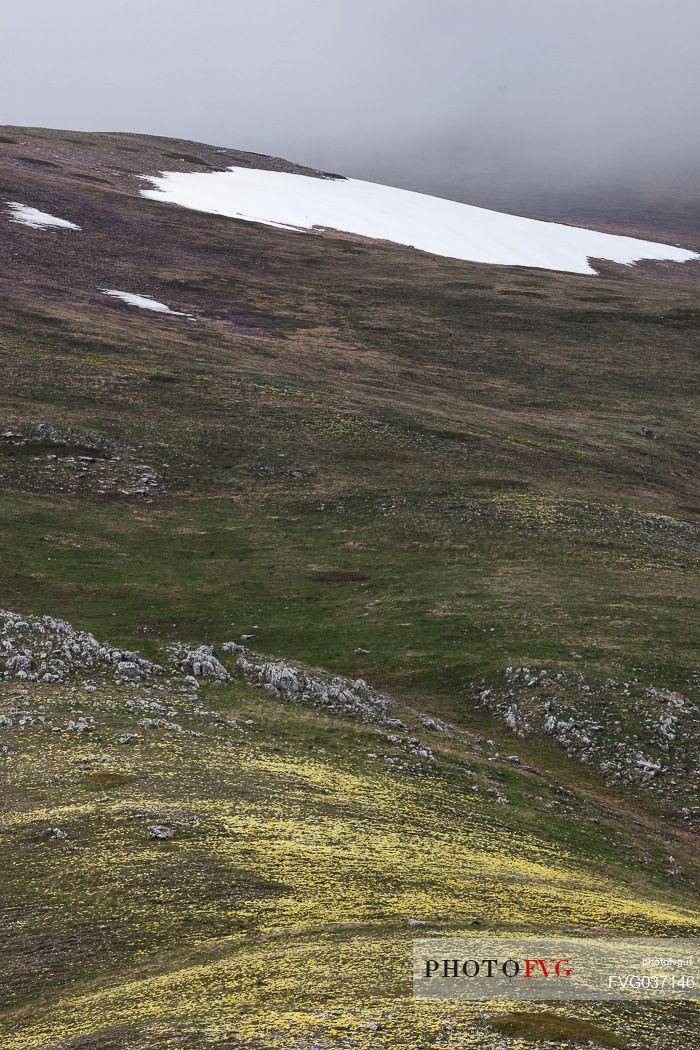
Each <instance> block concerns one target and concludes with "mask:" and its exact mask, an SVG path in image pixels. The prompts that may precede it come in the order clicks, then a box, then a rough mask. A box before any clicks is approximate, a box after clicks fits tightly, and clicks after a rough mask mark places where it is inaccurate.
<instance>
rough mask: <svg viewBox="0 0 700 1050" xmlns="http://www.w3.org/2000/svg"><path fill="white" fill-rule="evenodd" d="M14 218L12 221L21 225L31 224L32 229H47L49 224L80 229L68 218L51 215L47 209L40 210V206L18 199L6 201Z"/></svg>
mask: <svg viewBox="0 0 700 1050" xmlns="http://www.w3.org/2000/svg"><path fill="white" fill-rule="evenodd" d="M5 203H6V204H7V206H8V208H9V209H10V212H11V213H12V218H11V219H10V222H17V223H19V224H20V225H21V226H29V227H30V229H32V230H46V229H48V227H49V226H58V227H60V228H61V229H62V230H79V229H80V226H77V225H76V224H75V223H74V222H68V219H59V218H58V217H57V216H56V215H49V213H48V212H47V211H39V209H38V208H30V207H28V205H26V204H20V203H19V202H18V201H5Z"/></svg>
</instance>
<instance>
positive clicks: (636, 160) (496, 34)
mask: <svg viewBox="0 0 700 1050" xmlns="http://www.w3.org/2000/svg"><path fill="white" fill-rule="evenodd" d="M699 43H700V0H23V2H22V3H21V4H20V3H19V2H17V3H15V2H12V0H8V2H7V6H6V9H5V11H4V12H3V16H2V33H1V35H0V99H1V104H2V109H1V112H0V123H7V124H31V125H42V126H48V127H63V128H67V127H70V128H80V129H85V130H120V131H147V132H152V133H156V134H164V135H173V136H177V137H185V138H192V139H198V140H202V141H206V142H214V143H217V144H221V145H227V146H235V147H238V148H243V149H251V150H256V151H259V152H264V153H274V154H281V155H284V156H287V157H289V158H291V159H293V160H296V161H299V162H302V163H309V164H314V165H318V166H320V167H324V168H328V169H331V170H338V171H342V172H344V173H345V174H349V175H356V176H360V177H366V178H373V179H375V180H377V181H384V180H385V181H393V182H396V183H397V184H398V183H401V184H403V185H410V186H413V187H415V188H421V189H425V190H427V191H433V192H445V193H448V192H450V189H451V187H453V185H455V186H458V185H459V181H460V179H461V177H462V176H463V175H464V174H465V173H470V174H471V175H474V174H477V175H480V176H490V174H491V173H495V174H496V175H498V173H499V172H500V173H503V174H508V175H509V176H513V177H514V176H515V175H517V176H518V177H520V176H522V177H524V178H525V179H528V178H529V179H531V180H537V179H542V178H546V179H548V180H552V181H553V182H556V180H557V179H559V178H561V179H565V178H566V177H567V175H569V174H570V173H571V172H572V171H574V172H575V171H580V172H583V173H584V174H591V175H593V176H595V175H598V174H599V173H602V174H603V175H606V176H607V175H608V174H613V175H616V176H618V175H620V174H621V173H622V174H623V176H624V173H625V172H626V171H627V170H629V169H630V168H632V167H637V168H638V167H640V166H641V167H642V168H643V169H646V168H650V167H653V168H654V169H655V170H657V171H659V172H661V173H665V172H668V173H669V174H672V175H673V174H676V173H678V172H680V173H683V172H684V171H686V170H687V169H688V167H689V166H695V165H696V164H698V162H699V158H700V141H699V140H700V136H699V135H698V130H699V128H700V120H699V116H700V109H699V102H698V100H699V99H700V63H699V62H698V60H697V59H698V52H699V48H698V44H699ZM452 192H454V193H455V195H457V191H456V190H452Z"/></svg>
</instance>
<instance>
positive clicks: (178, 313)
mask: <svg viewBox="0 0 700 1050" xmlns="http://www.w3.org/2000/svg"><path fill="white" fill-rule="evenodd" d="M101 291H103V292H104V293H105V295H111V296H113V297H114V298H115V299H121V300H122V301H123V302H125V303H128V304H129V306H138V308H139V309H140V310H153V311H154V312H155V313H157V314H172V315H173V317H189V318H192V314H186V313H183V312H182V310H171V309H170V307H169V306H166V305H165V303H159V302H158V300H157V299H151V297H150V295H137V294H136V293H135V292H120V291H117V289H116V288H102V289H101Z"/></svg>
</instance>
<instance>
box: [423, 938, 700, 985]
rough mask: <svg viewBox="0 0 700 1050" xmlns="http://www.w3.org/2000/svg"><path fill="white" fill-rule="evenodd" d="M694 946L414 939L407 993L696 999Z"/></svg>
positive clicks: (698, 977)
mask: <svg viewBox="0 0 700 1050" xmlns="http://www.w3.org/2000/svg"><path fill="white" fill-rule="evenodd" d="M699 961H700V941H697V940H690V939H688V938H677V939H673V940H670V939H661V938H637V937H630V938H619V939H611V940H602V939H593V938H591V939H588V938H583V937H568V938H546V939H545V938H541V937H535V936H526V935H525V936H518V937H515V936H512V935H509V934H493V935H485V934H470V935H467V936H464V937H449V938H448V937H440V938H430V939H421V940H417V941H415V942H414V946H413V989H414V994H415V995H417V996H419V997H421V998H430V999H479V1000H493V999H517V1000H530V1001H543V1000H566V999H592V1000H616V1001H620V1000H627V999H698V998H700V967H699Z"/></svg>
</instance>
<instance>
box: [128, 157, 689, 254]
mask: <svg viewBox="0 0 700 1050" xmlns="http://www.w3.org/2000/svg"><path fill="white" fill-rule="evenodd" d="M143 177H144V179H145V180H146V181H147V182H151V183H152V184H153V186H154V188H153V189H150V190H141V193H142V195H143V196H144V197H149V198H150V199H151V200H157V201H165V202H168V203H171V204H179V205H181V206H182V207H185V208H191V209H192V210H194V211H203V212H209V213H211V214H214V215H225V216H228V217H229V218H233V219H245V220H247V221H249V222H258V223H262V224H264V225H266V226H277V227H283V228H286V229H289V228H292V229H299V230H310V229H314V228H321V229H329V230H338V231H342V232H345V233H353V234H357V235H359V236H362V237H370V238H372V239H374V240H383V241H391V242H393V243H395V244H403V245H408V246H410V247H413V248H416V249H419V250H420V251H423V252H428V253H430V254H431V255H441V256H445V257H446V258H451V259H463V260H465V261H470V262H478V263H491V264H494V265H500V266H530V267H538V268H541V269H546V270H562V271H566V272H570V273H584V274H595V272H596V271H595V270H594V269H593V267H592V266H591V264H590V262H589V260H590V259H609V260H611V261H612V262H618V263H625V264H630V263H633V262H637V261H638V260H640V259H668V260H671V261H673V262H686V261H688V260H690V259H698V258H700V256H698V255H697V254H696V253H695V252H691V251H687V250H686V249H684V248H676V247H673V246H671V245H667V244H657V243H656V242H653V241H642V240H637V239H636V238H633V237H618V236H613V235H612V234H608V233H598V232H596V231H595V230H585V229H580V228H578V227H574V226H564V225H561V224H560V223H554V222H543V221H541V220H539V219H525V218H522V217H519V216H517V215H506V214H504V213H502V212H495V211H489V210H487V209H486V208H475V207H473V206H471V205H469V204H459V203H458V202H457V201H449V200H443V199H442V198H440V197H430V196H428V195H427V194H424V193H414V192H412V191H410V190H400V189H396V188H394V187H392V186H381V185H378V184H377V183H373V182H363V181H361V180H359V179H318V178H314V177H312V176H308V175H292V174H289V173H287V172H281V171H261V170H258V169H254V168H240V167H235V166H234V167H231V168H229V169H228V170H227V171H214V172H163V173H162V174H161V175H160V176H159V177H152V176H143Z"/></svg>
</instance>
